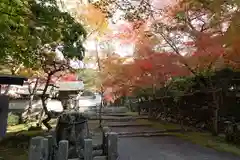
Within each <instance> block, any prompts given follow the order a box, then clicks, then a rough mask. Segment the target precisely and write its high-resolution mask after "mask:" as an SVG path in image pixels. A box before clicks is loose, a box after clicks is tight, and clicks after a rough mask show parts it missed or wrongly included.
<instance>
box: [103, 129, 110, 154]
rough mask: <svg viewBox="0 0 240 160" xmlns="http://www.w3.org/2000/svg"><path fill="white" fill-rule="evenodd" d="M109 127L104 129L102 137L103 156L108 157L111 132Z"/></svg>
mask: <svg viewBox="0 0 240 160" xmlns="http://www.w3.org/2000/svg"><path fill="white" fill-rule="evenodd" d="M109 130H110V129H109V128H108V127H103V133H102V134H103V135H102V141H103V142H102V145H103V155H107V150H108V149H107V148H108V140H107V139H108V132H109Z"/></svg>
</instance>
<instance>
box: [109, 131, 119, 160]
mask: <svg viewBox="0 0 240 160" xmlns="http://www.w3.org/2000/svg"><path fill="white" fill-rule="evenodd" d="M117 143H118V135H117V133H115V132H110V133H109V134H108V155H107V156H108V160H116V159H117V157H118V149H117Z"/></svg>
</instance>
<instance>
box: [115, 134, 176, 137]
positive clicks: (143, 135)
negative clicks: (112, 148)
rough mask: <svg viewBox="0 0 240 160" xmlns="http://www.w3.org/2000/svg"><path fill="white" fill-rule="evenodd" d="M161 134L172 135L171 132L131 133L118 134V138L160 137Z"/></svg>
mask: <svg viewBox="0 0 240 160" xmlns="http://www.w3.org/2000/svg"><path fill="white" fill-rule="evenodd" d="M161 136H174V135H173V134H171V133H151V134H149V133H148V134H147V133H145V134H132V135H118V137H119V138H125V137H126V138H127V137H161Z"/></svg>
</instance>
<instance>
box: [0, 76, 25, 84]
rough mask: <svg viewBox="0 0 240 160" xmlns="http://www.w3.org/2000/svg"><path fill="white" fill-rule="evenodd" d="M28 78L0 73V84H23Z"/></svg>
mask: <svg viewBox="0 0 240 160" xmlns="http://www.w3.org/2000/svg"><path fill="white" fill-rule="evenodd" d="M24 81H27V78H25V77H21V76H14V75H3V74H1V75H0V84H13V85H23V83H24Z"/></svg>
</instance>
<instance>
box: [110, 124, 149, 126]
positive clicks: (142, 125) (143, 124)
mask: <svg viewBox="0 0 240 160" xmlns="http://www.w3.org/2000/svg"><path fill="white" fill-rule="evenodd" d="M106 126H107V127H151V126H152V124H106Z"/></svg>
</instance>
